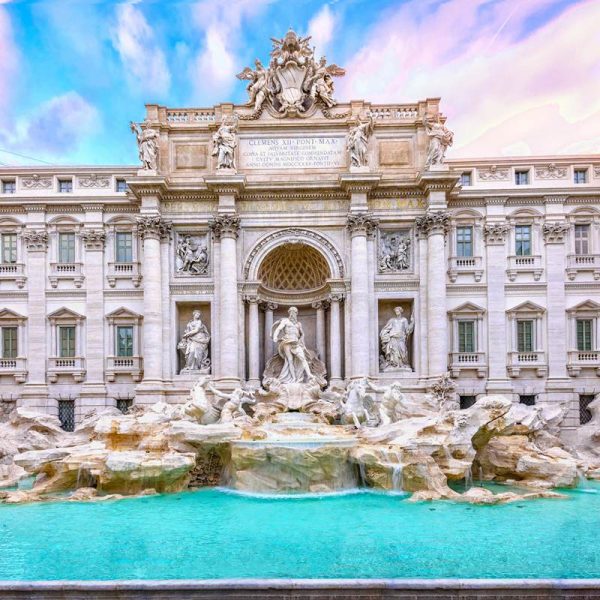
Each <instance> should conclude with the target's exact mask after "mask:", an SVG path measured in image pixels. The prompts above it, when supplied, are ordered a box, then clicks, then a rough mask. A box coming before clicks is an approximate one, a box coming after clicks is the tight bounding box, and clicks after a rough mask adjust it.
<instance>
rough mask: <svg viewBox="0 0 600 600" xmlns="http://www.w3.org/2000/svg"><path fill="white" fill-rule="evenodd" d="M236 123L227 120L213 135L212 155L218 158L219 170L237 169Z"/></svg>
mask: <svg viewBox="0 0 600 600" xmlns="http://www.w3.org/2000/svg"><path fill="white" fill-rule="evenodd" d="M235 129H236V126H235V123H227V122H226V121H225V119H223V122H222V123H221V126H220V127H219V129H217V131H216V132H215V134H214V135H213V138H212V140H213V151H212V155H213V156H216V157H217V169H235V148H236V146H237V140H236V138H235Z"/></svg>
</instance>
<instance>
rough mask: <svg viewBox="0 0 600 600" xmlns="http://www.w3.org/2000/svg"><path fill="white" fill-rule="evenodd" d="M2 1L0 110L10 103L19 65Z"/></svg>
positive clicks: (0, 15) (0, 9)
mask: <svg viewBox="0 0 600 600" xmlns="http://www.w3.org/2000/svg"><path fill="white" fill-rule="evenodd" d="M1 4H3V3H1V2H0V111H1V112H3V113H4V112H5V111H6V110H7V109H8V107H9V104H10V100H11V90H12V89H13V87H14V85H13V82H14V78H15V77H16V74H17V70H18V65H19V52H18V50H17V47H16V45H15V43H14V39H13V32H12V24H11V20H10V16H9V14H8V10H6V8H3V7H2V6H1Z"/></svg>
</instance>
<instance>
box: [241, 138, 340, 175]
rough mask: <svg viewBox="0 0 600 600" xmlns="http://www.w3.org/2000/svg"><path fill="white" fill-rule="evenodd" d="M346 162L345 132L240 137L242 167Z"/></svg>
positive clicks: (336, 166) (304, 166) (335, 166)
mask: <svg viewBox="0 0 600 600" xmlns="http://www.w3.org/2000/svg"><path fill="white" fill-rule="evenodd" d="M345 166H346V138H345V137H342V136H311V137H260V138H240V141H239V168H240V169H339V168H342V167H345Z"/></svg>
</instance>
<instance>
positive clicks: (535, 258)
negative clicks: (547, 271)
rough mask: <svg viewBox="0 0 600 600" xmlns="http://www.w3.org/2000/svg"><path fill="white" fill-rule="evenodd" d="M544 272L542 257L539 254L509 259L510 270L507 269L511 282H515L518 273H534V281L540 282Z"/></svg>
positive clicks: (510, 257)
mask: <svg viewBox="0 0 600 600" xmlns="http://www.w3.org/2000/svg"><path fill="white" fill-rule="evenodd" d="M543 272H544V268H543V267H542V257H541V256H540V255H539V254H536V255H532V256H509V257H508V269H506V274H507V275H508V278H509V280H510V281H514V280H515V279H516V278H517V274H518V273H532V274H533V279H534V280H535V281H539V280H540V278H541V276H542V273H543Z"/></svg>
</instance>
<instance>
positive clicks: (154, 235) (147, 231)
mask: <svg viewBox="0 0 600 600" xmlns="http://www.w3.org/2000/svg"><path fill="white" fill-rule="evenodd" d="M136 220H137V226H138V232H139V234H140V237H141V238H142V239H145V238H149V239H156V240H160V239H168V238H169V236H170V235H171V228H172V224H171V221H167V220H165V219H163V218H162V217H161V216H160V215H152V216H143V217H137V219H136Z"/></svg>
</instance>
